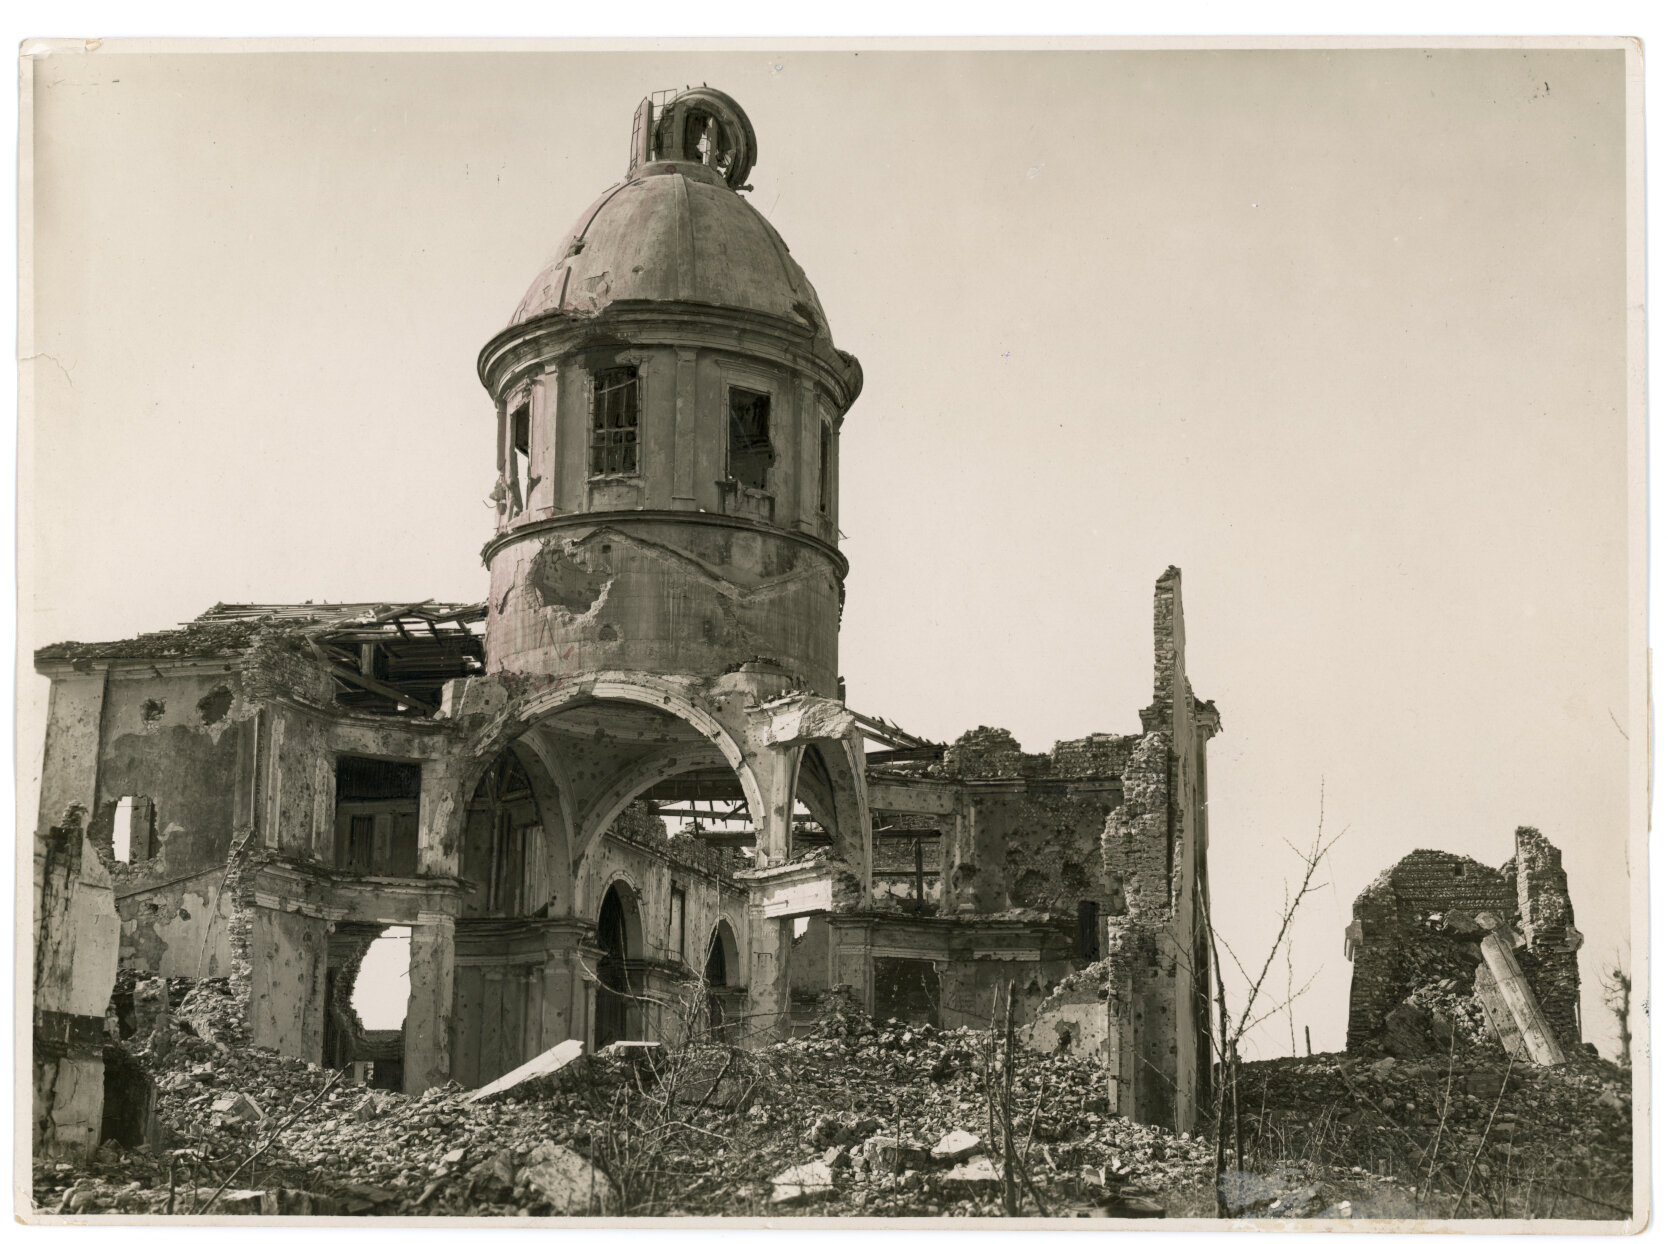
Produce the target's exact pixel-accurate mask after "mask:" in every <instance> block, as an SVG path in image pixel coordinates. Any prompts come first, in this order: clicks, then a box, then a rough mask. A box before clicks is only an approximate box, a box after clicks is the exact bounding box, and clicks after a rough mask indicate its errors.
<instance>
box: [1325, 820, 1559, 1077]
mask: <svg viewBox="0 0 1668 1244" xmlns="http://www.w3.org/2000/svg"><path fill="white" fill-rule="evenodd" d="M1568 884H1569V883H1568V878H1567V877H1566V876H1565V874H1564V870H1563V866H1562V861H1561V858H1560V855H1559V852H1558V851H1557V849H1556V848H1554V847H1553V846H1552V845H1551V844H1550V843H1548V842H1547V840H1546V838H1545V837H1544V836H1543V835H1542V834H1541V833H1540V832H1539V831H1537V830H1534V829H1520V830H1518V832H1517V853H1516V854H1515V855H1514V856H1513V858H1512V859H1510V860H1508V861H1507V862H1506V863H1505V864H1504V865H1503V866H1502V867H1500V868H1490V867H1488V866H1487V865H1485V864H1480V863H1478V862H1477V861H1476V860H1473V859H1468V858H1466V857H1464V856H1459V855H1452V854H1450V853H1449V852H1446V851H1435V850H1424V849H1422V850H1418V851H1413V852H1410V853H1409V854H1408V855H1406V856H1404V857H1403V858H1402V860H1401V861H1400V862H1399V863H1398V864H1396V866H1395V867H1394V868H1391V869H1388V870H1387V871H1385V872H1384V873H1382V874H1380V875H1379V877H1378V878H1377V879H1376V880H1374V882H1373V883H1372V884H1371V885H1370V886H1368V887H1367V888H1366V889H1365V890H1363V891H1362V892H1361V894H1360V896H1359V897H1358V898H1357V899H1356V900H1355V907H1354V917H1355V918H1354V921H1353V923H1352V924H1351V925H1350V928H1349V930H1348V932H1347V934H1346V937H1347V941H1348V952H1349V954H1350V956H1351V958H1352V959H1353V961H1354V971H1353V975H1352V978H1351V982H1350V1004H1349V1035H1348V1044H1347V1048H1348V1049H1349V1050H1351V1051H1370V1050H1376V1049H1377V1048H1379V1047H1380V1046H1381V1044H1382V1043H1383V1041H1384V1040H1385V1038H1386V1026H1387V1021H1389V1020H1390V1019H1391V1017H1392V1015H1393V1013H1398V1008H1400V1007H1402V1006H1403V1004H1404V1003H1406V1002H1407V1001H1408V1000H1409V999H1410V997H1416V996H1417V995H1419V993H1420V991H1421V990H1428V988H1429V987H1430V986H1432V985H1434V984H1437V983H1443V982H1454V983H1453V984H1452V985H1445V987H1446V988H1450V989H1451V991H1453V992H1455V993H1456V996H1457V997H1459V998H1462V999H1463V998H1469V997H1470V996H1471V994H1472V990H1473V986H1472V982H1473V980H1474V979H1475V974H1476V971H1477V963H1478V958H1479V955H1478V951H1477V948H1476V940H1477V935H1476V934H1475V933H1474V932H1471V931H1469V930H1467V929H1465V928H1463V927H1462V928H1461V929H1459V930H1457V931H1456V930H1454V929H1450V928H1444V927H1443V920H1442V917H1443V916H1444V915H1446V914H1447V913H1449V912H1459V913H1461V914H1462V915H1463V916H1464V917H1475V916H1476V915H1477V913H1479V912H1491V913H1493V914H1494V915H1495V916H1498V917H1499V918H1500V920H1501V921H1502V922H1503V923H1504V924H1505V925H1506V926H1507V928H1508V929H1509V930H1511V932H1512V934H1513V937H1512V940H1513V941H1515V942H1521V943H1522V944H1521V945H1519V946H1518V947H1517V949H1516V958H1517V960H1518V963H1519V965H1520V966H1521V967H1522V968H1523V970H1524V974H1525V976H1526V977H1527V978H1528V980H1529V983H1530V986H1531V988H1532V990H1533V991H1534V993H1535V996H1536V1000H1537V1001H1538V1002H1539V1003H1540V1006H1541V1009H1542V1011H1543V1012H1544V1013H1545V1015H1546V1019H1547V1022H1548V1023H1549V1024H1550V1025H1551V1026H1552V1028H1553V1031H1554V1032H1555V1033H1556V1034H1557V1036H1558V1039H1559V1041H1560V1042H1562V1043H1564V1044H1565V1046H1566V1047H1567V1048H1573V1047H1574V1046H1575V1045H1576V1044H1578V1043H1579V1041H1580V1030H1579V1022H1580V1021H1579V980H1578V976H1577V971H1576V965H1575V954H1574V947H1575V946H1579V945H1580V934H1579V933H1577V932H1576V931H1575V928H1574V925H1573V916H1572V913H1571V909H1570V902H1569V888H1568ZM1461 923H1462V925H1463V921H1462V922H1461ZM1416 1009H1417V1008H1416ZM1426 1009H1428V1008H1426ZM1398 1022H1400V1021H1399V1020H1398ZM1392 1026H1393V1025H1392Z"/></svg>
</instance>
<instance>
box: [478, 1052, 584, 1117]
mask: <svg viewBox="0 0 1668 1244" xmlns="http://www.w3.org/2000/svg"><path fill="white" fill-rule="evenodd" d="M584 1052H585V1043H584V1042H583V1041H563V1042H562V1043H561V1044H560V1045H553V1046H551V1047H550V1048H549V1049H548V1050H546V1051H545V1052H544V1053H543V1054H540V1055H538V1056H537V1057H536V1058H531V1059H529V1060H528V1061H527V1062H524V1063H522V1064H521V1066H519V1067H517V1068H516V1069H515V1070H514V1071H511V1072H508V1073H507V1074H505V1075H501V1076H499V1077H498V1078H497V1079H496V1080H494V1081H493V1082H492V1083H491V1084H488V1085H485V1086H484V1087H482V1088H478V1089H476V1090H475V1091H474V1092H473V1093H471V1094H469V1096H468V1097H467V1098H466V1099H465V1100H467V1101H471V1102H477V1101H485V1100H486V1099H487V1098H489V1097H496V1096H498V1094H500V1093H503V1092H506V1091H508V1090H509V1089H512V1088H514V1087H515V1086H516V1085H518V1084H525V1083H526V1082H527V1081H528V1080H536V1079H538V1078H539V1077H540V1076H547V1075H549V1074H550V1073H551V1072H553V1071H557V1070H559V1069H560V1068H563V1067H566V1066H567V1065H568V1064H569V1063H571V1062H572V1061H573V1060H574V1059H576V1058H578V1057H579V1056H580V1055H581V1054H583V1053H584Z"/></svg>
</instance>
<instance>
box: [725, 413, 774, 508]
mask: <svg viewBox="0 0 1668 1244" xmlns="http://www.w3.org/2000/svg"><path fill="white" fill-rule="evenodd" d="M775 461H776V453H775V451H774V450H773V449H772V448H771V446H770V394H768V393H755V392H753V391H752V390H751V389H731V390H730V478H731V479H733V480H735V481H736V482H737V483H738V484H743V485H745V486H746V487H748V488H757V489H759V490H760V491H763V490H764V489H765V488H767V487H769V480H770V467H771V464H772V463H774V462H775Z"/></svg>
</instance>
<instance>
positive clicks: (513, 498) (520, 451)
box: [509, 402, 533, 513]
mask: <svg viewBox="0 0 1668 1244" xmlns="http://www.w3.org/2000/svg"><path fill="white" fill-rule="evenodd" d="M532 440H533V413H532V408H531V407H530V406H529V405H528V404H527V403H526V402H523V403H522V404H521V405H520V406H517V407H516V408H515V410H514V411H512V412H511V413H510V480H509V488H510V504H511V507H512V513H513V512H517V511H520V510H525V509H526V508H527V507H528V506H529V505H531V504H532V502H533V475H532V469H531V465H530V464H531V461H532V449H531V445H532Z"/></svg>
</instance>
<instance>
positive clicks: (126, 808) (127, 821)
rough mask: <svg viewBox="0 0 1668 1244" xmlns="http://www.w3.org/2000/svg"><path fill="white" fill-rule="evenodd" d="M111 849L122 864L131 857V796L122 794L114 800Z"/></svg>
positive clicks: (127, 861) (130, 859)
mask: <svg viewBox="0 0 1668 1244" xmlns="http://www.w3.org/2000/svg"><path fill="white" fill-rule="evenodd" d="M111 835H112V837H111V843H110V846H111V850H112V851H113V852H114V853H115V856H116V858H117V859H118V860H120V861H121V862H122V863H123V864H127V863H130V862H131V861H132V859H133V796H132V795H123V796H122V797H121V798H120V799H118V800H117V801H116V822H115V824H114V825H113V826H112V827H111Z"/></svg>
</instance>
